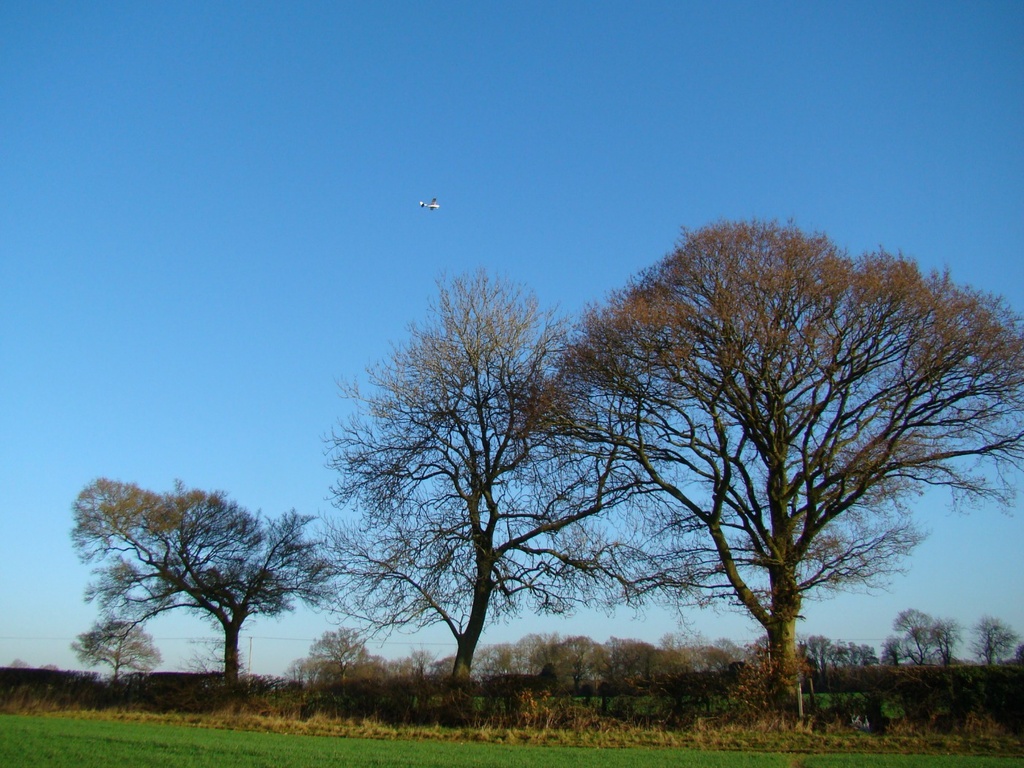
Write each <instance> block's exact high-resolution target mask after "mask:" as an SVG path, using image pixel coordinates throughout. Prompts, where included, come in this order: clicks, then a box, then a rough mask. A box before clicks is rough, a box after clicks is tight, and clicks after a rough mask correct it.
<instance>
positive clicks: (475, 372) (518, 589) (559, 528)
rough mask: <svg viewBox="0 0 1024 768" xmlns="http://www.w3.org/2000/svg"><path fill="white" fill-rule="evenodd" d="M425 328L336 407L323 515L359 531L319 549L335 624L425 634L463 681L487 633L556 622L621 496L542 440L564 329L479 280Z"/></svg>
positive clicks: (594, 469) (600, 547)
mask: <svg viewBox="0 0 1024 768" xmlns="http://www.w3.org/2000/svg"><path fill="white" fill-rule="evenodd" d="M438 287H439V297H438V299H437V301H436V303H434V304H432V305H431V307H430V313H429V319H428V321H427V323H426V324H425V325H424V326H422V327H420V326H417V325H412V326H411V327H410V339H409V341H408V342H407V343H405V344H404V345H400V346H396V347H395V348H394V349H393V350H392V352H391V354H390V356H389V357H388V358H386V359H385V360H384V361H383V362H381V363H379V364H377V365H376V366H373V367H371V368H370V369H368V371H367V374H368V377H369V384H370V385H371V389H370V391H369V393H368V394H364V393H363V392H362V391H360V389H359V388H358V387H357V386H355V385H346V386H345V387H344V393H345V394H346V395H347V396H348V397H349V398H350V399H351V400H352V401H353V402H354V403H355V404H356V412H355V414H354V415H353V417H352V418H351V420H349V421H347V422H343V423H341V424H339V426H338V428H337V429H336V430H335V432H334V434H333V436H332V438H331V440H330V445H331V451H332V452H331V459H330V463H331V466H332V467H334V468H335V469H336V470H337V471H338V473H339V479H338V481H337V484H336V486H335V502H336V504H337V506H338V507H339V509H345V508H346V507H348V506H349V505H351V506H353V507H355V508H356V509H358V511H359V512H360V513H361V519H360V520H359V521H358V522H356V521H350V522H347V523H341V524H339V525H338V526H336V528H335V530H334V531H333V534H332V535H331V536H330V541H331V549H332V551H333V556H334V560H335V563H336V565H337V566H338V568H339V570H340V572H341V573H342V574H343V577H344V580H345V586H344V588H343V589H342V590H341V598H342V600H341V602H342V607H343V610H344V611H345V612H346V613H349V614H351V615H356V616H359V617H361V618H363V619H364V620H366V621H367V622H369V624H370V625H371V626H373V627H374V628H376V629H377V630H389V629H393V628H396V627H402V626H413V627H420V626H425V625H430V624H435V623H440V624H443V625H444V626H446V627H447V628H448V629H449V631H450V632H451V633H452V636H453V637H454V638H455V641H456V643H457V649H458V650H457V653H456V656H455V660H454V665H453V670H452V672H453V676H455V677H465V676H468V675H469V674H470V670H471V666H472V662H473V655H474V652H475V650H476V647H477V644H478V642H479V640H480V636H481V633H482V632H483V630H484V627H485V626H486V625H487V624H488V623H489V622H491V621H494V620H497V619H500V618H502V617H506V616H509V615H511V614H513V613H515V612H516V611H517V610H519V609H520V607H521V605H522V604H523V602H524V600H527V601H528V602H529V604H530V605H532V606H533V607H534V608H535V609H536V610H543V611H552V612H564V611H568V610H570V609H571V608H572V607H573V605H574V604H575V602H576V601H578V600H579V599H582V597H583V591H582V590H583V589H584V587H585V586H586V585H585V583H584V582H586V581H588V580H589V579H591V578H592V577H593V576H594V574H595V572H596V569H598V568H599V567H600V558H601V556H602V554H603V553H604V551H605V550H606V545H605V544H604V542H603V541H602V538H601V535H600V532H599V531H598V530H597V528H596V526H594V525H592V524H588V523H589V522H590V520H591V518H593V517H594V516H595V515H597V513H599V512H600V511H601V510H602V509H603V508H604V507H605V506H607V505H608V504H609V503H612V502H613V501H614V500H615V498H616V494H617V493H618V489H617V488H613V487H612V483H613V481H614V478H613V477H611V476H610V475H609V471H608V466H609V465H610V464H611V462H609V461H608V460H607V459H603V458H599V459H596V460H595V459H587V458H586V457H583V456H580V455H577V454H576V453H575V452H574V449H573V446H572V445H571V444H570V443H569V442H567V441H566V440H565V438H564V437H563V436H561V435H559V434H558V433H557V432H555V431H554V430H552V429H551V428H550V423H549V422H550V421H551V419H550V416H551V412H552V403H551V402H550V400H549V398H548V396H547V395H548V392H549V387H548V384H549V379H550V378H551V376H552V373H553V371H554V366H555V363H556V360H557V357H558V355H559V354H560V353H561V352H562V350H563V346H564V343H565V337H566V324H565V322H564V321H561V320H559V319H557V318H556V317H555V316H554V314H553V313H551V312H546V311H543V310H541V309H540V307H539V305H538V302H537V299H536V298H535V297H534V296H533V295H532V294H530V293H529V292H527V291H525V290H524V289H522V288H520V287H518V286H515V285H513V284H511V283H509V282H507V281H504V280H495V279H492V278H490V277H488V276H487V274H486V273H484V272H482V271H480V272H477V273H476V274H474V275H471V276H465V277H459V278H456V279H454V280H452V281H450V283H445V282H444V281H440V282H439V286H438Z"/></svg>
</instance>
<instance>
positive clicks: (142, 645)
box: [71, 618, 163, 683]
mask: <svg viewBox="0 0 1024 768" xmlns="http://www.w3.org/2000/svg"><path fill="white" fill-rule="evenodd" d="M71 650H73V651H74V652H75V655H76V656H78V660H79V661H81V662H82V663H83V664H87V665H89V666H90V667H92V666H96V665H99V664H104V665H106V666H109V667H110V670H111V674H112V677H113V680H114V682H115V683H116V682H117V680H118V678H119V677H120V675H121V671H122V670H127V671H129V672H149V671H150V670H152V669H153V668H154V667H156V665H157V664H159V663H160V662H161V661H162V660H163V658H162V656H161V655H160V651H159V650H158V649H157V647H156V646H155V645H154V644H153V637H152V636H151V635H150V634H149V633H148V632H145V631H144V630H143V629H142V627H140V626H139V625H137V624H135V623H133V622H130V621H124V620H121V619H112V618H110V619H104V620H103V621H97V622H96V623H95V624H93V626H92V629H90V630H89V631H88V632H83V633H82V634H80V635H79V636H78V637H77V638H76V639H75V641H74V642H73V643H72V644H71Z"/></svg>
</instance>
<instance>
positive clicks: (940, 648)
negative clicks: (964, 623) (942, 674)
mask: <svg viewBox="0 0 1024 768" xmlns="http://www.w3.org/2000/svg"><path fill="white" fill-rule="evenodd" d="M933 631H934V632H935V649H936V651H937V653H938V658H939V663H940V664H941V665H942V666H944V667H948V666H949V665H950V664H952V663H953V662H954V661H956V656H955V653H956V647H957V645H959V644H960V640H961V638H962V637H963V627H961V626H960V622H959V621H957V620H956V619H936V620H935V624H934V625H933Z"/></svg>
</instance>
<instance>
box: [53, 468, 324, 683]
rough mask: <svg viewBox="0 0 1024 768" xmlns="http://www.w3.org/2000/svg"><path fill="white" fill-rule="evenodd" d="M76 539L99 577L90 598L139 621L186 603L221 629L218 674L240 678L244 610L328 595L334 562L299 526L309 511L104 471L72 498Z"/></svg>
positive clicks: (264, 611) (281, 607)
mask: <svg viewBox="0 0 1024 768" xmlns="http://www.w3.org/2000/svg"><path fill="white" fill-rule="evenodd" d="M74 513H75V525H74V529H73V530H72V541H73V543H74V546H75V548H76V549H77V550H78V552H79V555H80V556H81V557H82V559H83V560H85V561H87V562H90V561H91V562H96V563H97V566H96V568H95V569H94V574H95V575H96V577H97V579H96V581H95V582H94V583H93V584H91V585H90V586H89V588H88V590H87V592H86V599H88V600H94V599H95V600H97V601H98V602H99V604H100V606H101V607H102V608H103V609H104V610H105V611H106V612H108V613H110V614H112V615H116V616H119V617H125V618H126V620H129V621H132V622H134V623H141V622H143V621H145V620H147V619H149V618H151V617H153V616H156V615H157V614H160V613H163V612H165V611H169V610H173V609H177V608H183V609H186V610H189V611H191V612H193V613H197V614H199V615H201V616H204V617H206V618H208V619H210V620H211V621H213V622H214V623H215V624H216V625H217V626H219V627H220V628H221V629H222V630H223V632H224V676H225V679H226V680H227V681H228V682H235V681H237V679H238V671H239V656H238V638H239V634H240V632H241V630H242V625H243V624H244V623H245V621H246V620H247V619H248V618H249V617H250V616H257V615H263V616H276V615H278V614H280V613H282V612H285V611H289V610H291V609H292V607H293V603H294V600H295V599H300V600H305V601H310V602H316V601H319V600H320V599H322V598H323V597H324V595H325V589H326V584H327V582H328V580H329V577H330V571H329V569H328V567H327V564H326V563H325V561H324V560H323V559H322V558H321V557H320V555H319V552H318V548H317V545H316V543H315V542H313V541H312V540H310V539H307V538H306V536H305V533H304V531H305V528H306V525H307V524H308V523H309V522H310V520H311V519H312V518H310V517H305V516H302V515H299V514H297V513H296V512H294V511H292V512H288V513H286V514H285V515H282V516H281V517H279V518H277V519H276V520H268V519H265V518H263V517H261V516H259V515H256V514H253V513H251V512H249V511H248V510H246V509H244V508H243V507H240V506H239V505H238V504H236V503H235V502H233V501H230V500H229V499H228V498H227V497H226V496H225V495H224V494H223V493H221V492H219V491H215V492H206V491H201V490H193V489H188V488H185V487H184V486H183V485H182V484H181V483H180V482H178V483H177V484H176V485H175V487H174V490H173V491H170V492H168V493H154V492H152V491H147V490H144V489H142V488H140V487H139V486H137V485H134V484H130V483H122V482H117V481H113V480H107V479H100V480H96V481H95V482H93V483H90V484H89V485H88V486H86V488H85V489H84V490H83V491H82V492H81V493H80V494H79V495H78V498H77V499H76V501H75V504H74Z"/></svg>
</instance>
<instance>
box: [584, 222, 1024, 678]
mask: <svg viewBox="0 0 1024 768" xmlns="http://www.w3.org/2000/svg"><path fill="white" fill-rule="evenodd" d="M564 385H565V387H566V389H567V390H568V391H569V392H571V393H573V395H574V401H573V406H572V407H573V413H574V415H573V417H572V418H573V420H574V422H575V425H576V429H577V432H578V434H579V435H580V436H581V437H583V438H584V439H586V440H588V441H590V442H591V443H592V444H593V445H595V446H599V447H602V448H603V449H606V450H615V451H619V452H624V453H628V455H629V457H630V459H631V461H632V463H633V465H634V466H635V467H636V468H637V471H638V472H639V473H640V474H641V476H642V477H643V479H644V481H645V485H646V488H647V489H648V490H651V491H654V492H655V493H654V494H652V495H650V496H648V498H649V499H651V500H653V499H654V498H655V497H657V498H659V499H660V501H661V504H660V506H655V505H651V507H650V510H649V512H648V520H649V521H650V522H651V531H652V536H651V540H652V541H654V542H660V543H661V544H662V545H663V548H662V551H661V552H660V553H659V557H657V558H656V559H655V560H653V561H652V562H655V563H660V564H662V565H664V566H667V567H665V568H664V569H663V570H661V571H660V572H659V573H658V574H657V576H658V579H657V580H656V583H659V584H660V586H661V587H662V588H663V589H665V590H669V591H671V590H674V589H677V588H682V587H693V586H698V587H700V588H702V592H701V594H702V595H704V596H705V597H716V596H724V597H726V598H727V599H729V600H730V601H734V602H736V601H738V603H739V604H740V605H741V606H742V607H743V608H744V609H745V610H746V611H748V612H749V613H750V615H751V616H752V617H753V618H754V619H756V620H757V621H758V622H759V623H760V624H761V625H762V626H763V627H764V629H765V630H766V634H767V637H768V641H769V645H770V649H771V653H772V656H773V659H776V660H778V661H779V662H781V664H780V668H781V669H787V668H792V662H793V660H794V658H795V651H796V643H795V640H796V623H797V619H798V618H799V617H800V611H801V609H802V605H803V601H804V599H805V597H807V596H809V595H812V594H815V593H820V592H821V591H822V590H826V591H827V590H837V589H842V588H844V587H848V586H851V585H864V584H873V583H880V582H882V581H884V577H885V576H886V575H887V574H889V573H891V572H892V571H893V570H894V569H896V568H898V567H899V566H900V563H901V560H902V558H903V557H904V556H905V555H906V554H907V553H908V552H910V550H911V549H912V548H913V547H914V545H915V544H916V543H917V542H918V541H919V539H920V538H921V535H920V534H919V532H918V531H917V530H916V528H915V526H914V525H913V523H912V519H911V517H910V513H909V510H908V502H909V500H910V498H912V497H913V496H914V495H915V494H917V493H919V492H920V491H921V490H922V489H924V488H928V487H934V486H944V487H946V488H949V489H952V491H953V492H954V496H955V498H957V497H961V496H964V497H974V498H988V499H996V500H999V501H1005V500H1006V498H1007V496H1008V492H1009V490H1010V488H1009V485H1008V484H1007V483H1006V482H1004V481H1005V480H1006V478H1007V477H1008V476H1009V474H1003V473H1002V472H1001V471H999V470H1002V469H1006V468H1019V467H1020V464H1021V458H1022V448H1024V334H1022V323H1021V318H1020V316H1019V315H1017V314H1015V313H1014V312H1012V311H1010V310H1009V309H1008V308H1007V307H1006V305H1005V304H1004V302H1003V301H1002V300H1001V299H999V298H997V297H993V296H990V295H986V294H983V293H980V292H978V291H975V290H972V289H970V288H966V287H961V286H958V285H956V284H954V283H953V282H952V280H951V279H950V277H949V276H948V275H947V274H930V275H922V274H921V272H920V271H919V270H918V268H917V267H916V265H915V264H914V263H913V262H911V261H910V260H908V259H905V258H903V257H902V256H899V255H893V254H890V253H887V252H885V251H878V252H876V253H871V254H866V255H864V256H862V257H859V258H851V257H850V256H849V255H848V254H846V253H845V252H843V251H842V250H840V249H839V248H838V247H837V246H836V245H835V244H834V243H833V242H832V241H831V240H830V239H829V238H828V237H826V236H824V235H820V234H805V233H804V232H802V231H800V230H799V229H797V228H796V227H795V226H793V225H780V224H778V223H775V222H762V221H753V222H736V223H733V222H721V223H717V224H714V225H711V226H708V227H705V228H703V229H699V230H696V231H691V230H684V232H683V236H682V239H681V241H680V242H679V244H678V247H677V248H676V249H675V250H674V251H673V252H672V253H670V254H669V255H668V256H667V257H665V258H664V260H662V261H661V262H660V263H658V264H656V265H655V266H654V267H652V268H651V269H649V270H647V271H645V272H644V273H642V274H641V275H640V276H639V277H638V278H637V279H635V280H634V281H633V282H632V283H631V284H630V285H629V286H628V287H627V288H626V289H624V290H622V291H619V292H618V293H616V294H614V295H613V296H612V297H611V298H610V300H609V301H608V302H607V304H606V305H604V306H600V307H596V308H594V309H593V310H592V311H590V312H589V313H588V314H587V315H586V317H585V319H584V321H583V323H582V327H581V335H580V338H579V340H578V342H577V343H576V344H575V345H574V346H573V348H572V349H571V351H570V353H569V354H568V355H567V356H566V361H565V379H564ZM980 460H986V461H987V462H989V466H988V467H986V468H985V469H993V468H994V470H995V471H983V470H979V468H978V466H977V465H978V463H979V461H980ZM788 679H791V678H788ZM784 682H786V679H784V676H780V679H779V683H780V685H781V684H782V683H784Z"/></svg>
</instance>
